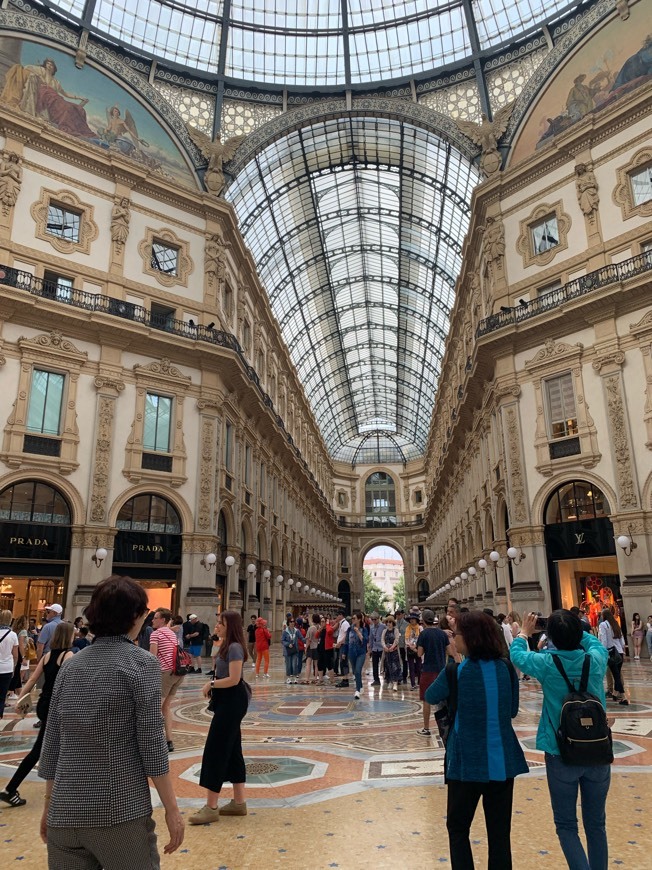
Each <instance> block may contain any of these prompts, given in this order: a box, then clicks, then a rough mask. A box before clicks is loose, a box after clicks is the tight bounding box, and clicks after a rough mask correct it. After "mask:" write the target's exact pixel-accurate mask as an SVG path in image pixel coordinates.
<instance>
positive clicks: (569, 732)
mask: <svg viewBox="0 0 652 870" xmlns="http://www.w3.org/2000/svg"><path fill="white" fill-rule="evenodd" d="M552 660H553V661H554V663H555V666H556V668H557V670H558V671H559V673H560V674H561V675H562V677H563V678H564V680H565V681H566V685H567V686H568V694H567V695H566V696H565V697H564V698H563V699H562V702H561V714H560V716H559V727H558V728H557V744H558V746H559V754H560V755H561V759H562V761H564V762H565V763H566V764H572V765H575V766H581V767H595V766H597V765H600V764H611V763H612V761H613V760H614V753H613V746H612V737H611V729H610V728H609V725H608V724H607V713H606V710H605V709H604V706H603V704H602V702H601V701H600V699H599V698H597V697H596V696H595V695H592V694H591V693H590V692H587V687H588V685H589V669H590V667H591V658H590V656H588V655H587V656H585V657H584V664H583V665H582V676H581V677H580V685H579V688H578V689H576V688H575V686H574V685H573V684H572V683H571V681H570V680H569V679H568V676H567V675H566V671H565V670H564V666H563V665H562V663H561V659H560V658H559V656H556V655H553V657H552Z"/></svg>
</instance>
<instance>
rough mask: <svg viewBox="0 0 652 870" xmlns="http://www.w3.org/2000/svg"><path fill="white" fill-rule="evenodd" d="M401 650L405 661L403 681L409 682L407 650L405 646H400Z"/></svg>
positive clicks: (402, 659)
mask: <svg viewBox="0 0 652 870" xmlns="http://www.w3.org/2000/svg"><path fill="white" fill-rule="evenodd" d="M399 652H400V654H401V662H402V663H403V682H404V683H407V675H408V665H407V651H406V649H405V647H404V646H402V647H399Z"/></svg>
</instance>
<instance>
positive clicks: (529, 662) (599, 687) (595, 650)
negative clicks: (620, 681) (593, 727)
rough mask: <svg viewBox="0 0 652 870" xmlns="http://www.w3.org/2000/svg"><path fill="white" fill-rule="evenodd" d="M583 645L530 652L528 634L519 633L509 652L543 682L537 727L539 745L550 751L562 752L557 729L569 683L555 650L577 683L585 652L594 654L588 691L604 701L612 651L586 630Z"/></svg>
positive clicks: (570, 676) (569, 675) (519, 665)
mask: <svg viewBox="0 0 652 870" xmlns="http://www.w3.org/2000/svg"><path fill="white" fill-rule="evenodd" d="M581 645H582V649H572V650H564V649H558V650H555V651H554V653H553V652H548V651H547V650H541V652H530V650H529V648H528V645H527V641H526V640H525V638H523V637H517V638H515V639H514V643H513V644H512V645H511V647H510V648H509V655H510V658H511V660H512V662H513V663H514V665H515V666H516V667H517V668H520V669H521V670H522V671H523V673H524V674H529V675H530V676H531V677H536V679H537V680H538V681H539V682H540V683H541V688H542V689H543V708H542V711H541V718H540V719H539V728H538V730H537V749H541V750H542V751H543V752H548V753H549V754H550V755H559V747H558V746H557V738H556V736H555V732H556V730H557V726H558V725H559V717H560V715H561V702H562V699H563V698H564V697H565V696H566V695H567V694H568V686H567V685H566V683H565V682H564V678H563V677H562V675H561V674H560V673H559V671H558V670H557V668H556V667H555V663H554V662H553V660H552V656H553V654H554V655H556V656H559V658H560V659H561V663H562V665H563V666H564V670H565V671H566V675H567V677H568V679H569V680H570V681H571V683H573V685H574V686H579V684H580V676H581V675H582V665H583V664H584V656H585V655H586V653H588V654H589V656H590V657H591V669H590V670H589V686H588V690H587V691H589V692H591V693H592V694H593V695H595V696H596V697H597V698H599V699H600V700H601V701H602V704H603V705H605V700H604V675H605V671H606V670H607V659H608V658H609V653H608V652H607V650H606V649H605V648H604V647H603V646H602V644H601V643H600V641H599V640H598V639H597V638H596V637H593V635H592V634H589V633H588V632H586V631H585V632H584V634H583V635H582V642H581ZM605 706H606V705H605ZM553 723H554V724H553Z"/></svg>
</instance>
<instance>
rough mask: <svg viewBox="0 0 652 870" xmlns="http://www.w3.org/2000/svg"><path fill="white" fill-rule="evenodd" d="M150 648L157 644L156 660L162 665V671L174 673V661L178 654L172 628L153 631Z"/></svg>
mask: <svg viewBox="0 0 652 870" xmlns="http://www.w3.org/2000/svg"><path fill="white" fill-rule="evenodd" d="M149 643H150V646H151V645H152V644H153V643H155V644H157V649H156V658H157V659H158V660H159V662H160V663H161V670H162V671H165V672H166V673H167V672H170V671H174V659H175V656H176V654H177V647H178V646H179V643H178V641H177V636H176V634H175V633H174V632H173V631H172V629H170V628H166V627H165V626H163V628H157V629H156V631H153V632H152V634H151V637H150V639H149Z"/></svg>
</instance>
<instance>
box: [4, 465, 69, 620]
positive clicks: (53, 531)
mask: <svg viewBox="0 0 652 870" xmlns="http://www.w3.org/2000/svg"><path fill="white" fill-rule="evenodd" d="M70 527H71V510H70V505H69V504H68V501H67V500H66V498H64V496H63V495H62V493H61V492H60V491H59V490H58V489H55V487H53V486H50V485H49V484H46V483H39V482H38V481H35V480H24V481H21V482H20V483H14V484H13V485H12V486H8V487H7V488H6V489H4V490H3V491H2V492H1V493H0V609H3V610H5V609H6V610H11V611H12V613H13V614H14V616H21V615H23V614H25V615H26V616H35V617H36V616H37V615H38V612H39V610H42V609H43V608H44V607H45V605H46V604H52V603H53V602H57V603H59V604H64V602H65V587H66V581H67V579H68V565H69V563H70V544H71V529H70Z"/></svg>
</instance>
